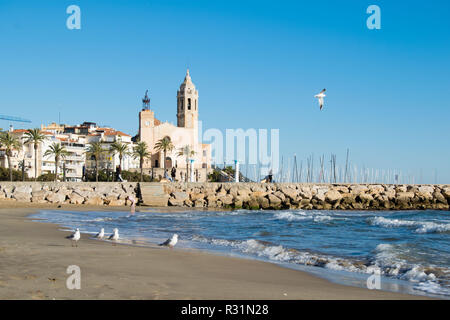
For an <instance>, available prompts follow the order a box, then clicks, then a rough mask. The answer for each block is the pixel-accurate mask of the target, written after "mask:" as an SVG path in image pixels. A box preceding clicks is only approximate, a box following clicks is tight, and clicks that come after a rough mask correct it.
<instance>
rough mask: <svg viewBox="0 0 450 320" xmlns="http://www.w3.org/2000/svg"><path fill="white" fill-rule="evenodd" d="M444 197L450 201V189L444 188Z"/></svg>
mask: <svg viewBox="0 0 450 320" xmlns="http://www.w3.org/2000/svg"><path fill="white" fill-rule="evenodd" d="M442 195H443V196H444V197H445V198H447V199H450V188H444V189H442Z"/></svg>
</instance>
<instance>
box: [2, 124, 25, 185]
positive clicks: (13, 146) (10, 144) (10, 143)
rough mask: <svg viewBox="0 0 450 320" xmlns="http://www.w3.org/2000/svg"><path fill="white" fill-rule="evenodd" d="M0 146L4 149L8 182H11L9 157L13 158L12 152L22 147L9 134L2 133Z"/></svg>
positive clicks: (11, 172)
mask: <svg viewBox="0 0 450 320" xmlns="http://www.w3.org/2000/svg"><path fill="white" fill-rule="evenodd" d="M0 145H2V146H3V147H4V148H5V154H6V158H7V159H8V169H9V180H10V181H13V171H12V164H11V157H12V156H13V151H14V150H18V149H19V148H21V147H22V143H21V142H20V140H19V139H18V138H16V137H14V136H13V135H12V134H11V133H9V132H2V133H1V135H0Z"/></svg>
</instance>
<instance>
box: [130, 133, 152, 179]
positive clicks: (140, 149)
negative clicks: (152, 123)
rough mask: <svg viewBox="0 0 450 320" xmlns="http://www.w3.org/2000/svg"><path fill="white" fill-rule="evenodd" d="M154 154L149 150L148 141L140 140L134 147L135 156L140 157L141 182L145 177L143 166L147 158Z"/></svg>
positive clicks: (135, 157)
mask: <svg viewBox="0 0 450 320" xmlns="http://www.w3.org/2000/svg"><path fill="white" fill-rule="evenodd" d="M151 156H152V154H151V152H149V151H148V147H147V143H145V142H144V141H139V142H138V143H137V144H136V146H135V147H134V149H133V158H134V159H137V158H139V168H140V169H141V182H142V181H143V178H144V173H143V166H144V160H145V158H150V157H151Z"/></svg>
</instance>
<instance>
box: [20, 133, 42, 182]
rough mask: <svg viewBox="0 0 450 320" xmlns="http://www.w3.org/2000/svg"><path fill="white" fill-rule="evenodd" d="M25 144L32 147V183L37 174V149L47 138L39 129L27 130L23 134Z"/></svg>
mask: <svg viewBox="0 0 450 320" xmlns="http://www.w3.org/2000/svg"><path fill="white" fill-rule="evenodd" d="M25 137H26V138H25V143H32V144H33V147H34V181H37V175H38V174H37V173H38V166H37V163H38V161H37V158H38V155H37V154H38V149H39V144H40V143H42V142H44V140H45V139H47V137H46V136H45V135H43V134H42V132H41V130H39V129H28V130H27V132H25Z"/></svg>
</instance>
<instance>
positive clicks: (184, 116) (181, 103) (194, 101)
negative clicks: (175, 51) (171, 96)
mask: <svg viewBox="0 0 450 320" xmlns="http://www.w3.org/2000/svg"><path fill="white" fill-rule="evenodd" d="M177 126H178V127H182V128H191V129H194V130H195V129H197V126H198V91H197V90H196V89H195V85H194V84H193V83H192V80H191V76H190V75H189V69H187V72H186V77H185V78H184V81H183V83H182V84H181V86H180V90H178V92H177Z"/></svg>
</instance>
